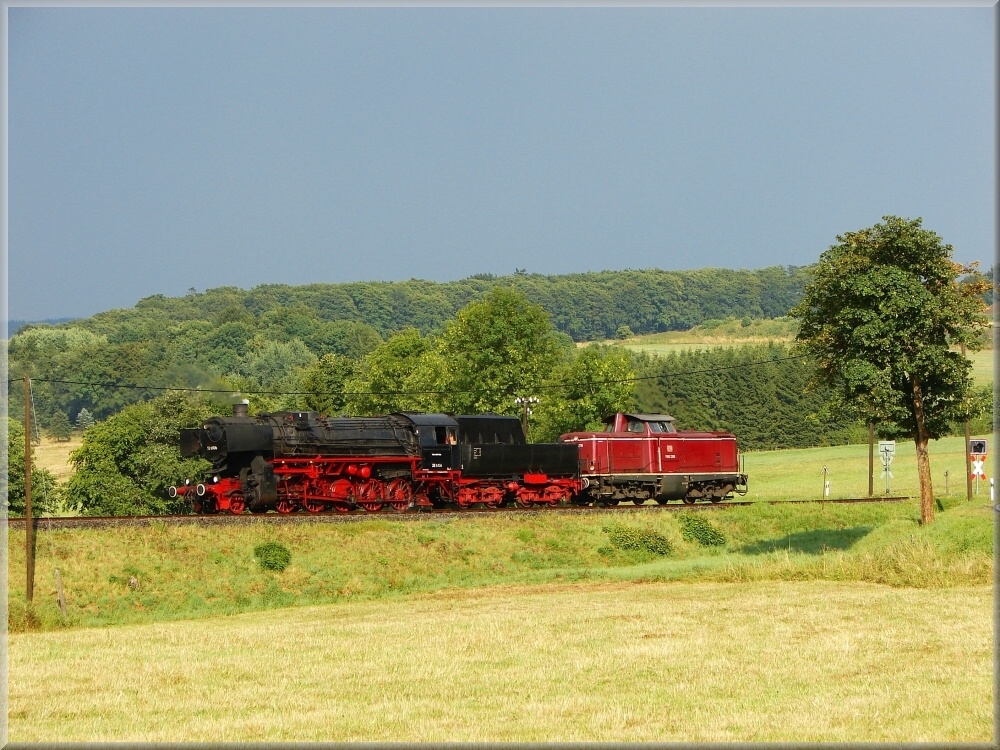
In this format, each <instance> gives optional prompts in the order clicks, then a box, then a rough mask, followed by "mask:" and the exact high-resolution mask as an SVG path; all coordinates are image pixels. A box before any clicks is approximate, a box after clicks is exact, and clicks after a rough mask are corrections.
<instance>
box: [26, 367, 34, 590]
mask: <svg viewBox="0 0 1000 750" xmlns="http://www.w3.org/2000/svg"><path fill="white" fill-rule="evenodd" d="M24 529H25V531H26V532H27V533H26V535H25V544H26V545H27V546H26V548H25V553H24V562H25V568H26V569H27V577H28V588H27V590H26V591H27V597H28V604H31V601H32V599H33V598H34V595H35V529H34V528H33V525H32V522H31V378H30V377H28V374H27V373H25V375H24Z"/></svg>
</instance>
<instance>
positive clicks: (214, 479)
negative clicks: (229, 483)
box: [212, 476, 219, 484]
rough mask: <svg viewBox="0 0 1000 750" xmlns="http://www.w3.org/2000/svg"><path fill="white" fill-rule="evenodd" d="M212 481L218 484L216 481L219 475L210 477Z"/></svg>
mask: <svg viewBox="0 0 1000 750" xmlns="http://www.w3.org/2000/svg"><path fill="white" fill-rule="evenodd" d="M212 481H213V482H214V483H215V484H218V483H219V477H218V476H214V477H212Z"/></svg>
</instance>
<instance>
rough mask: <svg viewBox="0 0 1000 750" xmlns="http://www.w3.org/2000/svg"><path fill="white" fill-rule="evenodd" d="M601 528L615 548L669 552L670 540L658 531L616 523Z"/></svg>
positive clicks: (660, 553) (661, 553) (655, 553)
mask: <svg viewBox="0 0 1000 750" xmlns="http://www.w3.org/2000/svg"><path fill="white" fill-rule="evenodd" d="M601 530H602V531H604V532H605V533H607V535H608V538H609V539H610V541H611V545H612V546H613V547H616V548H617V549H621V550H636V551H645V552H651V553H652V554H654V555H669V554H670V552H671V547H670V541H669V540H668V539H667V538H666V537H665V536H663V534H661V533H660V532H658V531H653V530H651V529H634V528H632V527H630V526H622V525H621V524H617V523H616V524H612V525H611V526H605V527H603V528H602V529H601Z"/></svg>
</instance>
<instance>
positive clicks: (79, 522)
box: [7, 496, 912, 530]
mask: <svg viewBox="0 0 1000 750" xmlns="http://www.w3.org/2000/svg"><path fill="white" fill-rule="evenodd" d="M911 499H912V498H910V497H905V496H899V497H865V498H837V499H835V500H757V501H750V500H738V501H732V502H721V503H695V504H692V505H688V504H686V503H670V504H664V505H659V504H657V505H617V506H602V505H562V506H559V507H556V508H553V507H550V506H546V505H541V504H540V505H539V506H538V507H534V508H519V507H514V508H464V509H460V510H456V509H453V508H435V509H426V510H425V509H419V510H418V509H409V510H405V511H392V510H388V511H387V510H382V511H377V512H374V513H373V512H371V511H366V510H361V509H359V510H352V511H348V512H346V513H345V512H339V511H324V512H322V513H308V512H305V511H300V512H296V513H287V514H286V513H242V514H240V515H233V514H232V513H218V514H212V515H207V514H197V515H196V514H184V515H156V516H41V517H37V516H36V517H34V518H32V527H33V528H36V529H37V528H43V529H44V528H46V527H49V528H101V527H115V526H151V525H154V524H157V523H162V524H168V525H172V526H174V525H176V526H182V525H191V524H195V525H226V524H241V523H244V524H245V523H277V524H284V523H341V522H357V521H364V520H367V519H372V520H374V519H381V520H397V519H398V520H401V521H414V520H419V519H423V518H428V517H432V516H433V517H438V518H440V517H469V516H477V515H485V514H492V513H506V514H512V515H520V514H528V513H546V512H548V513H552V512H555V513H573V514H579V513H620V512H630V511H631V512H646V513H649V512H653V511H658V510H665V511H673V512H676V511H682V510H693V511H709V510H724V509H726V508H734V507H739V506H746V505H754V504H755V503H764V504H766V505H826V504H829V505H844V504H858V503H899V502H905V501H907V500H911ZM7 526H8V528H9V529H15V530H16V529H23V528H24V518H23V517H8V519H7Z"/></svg>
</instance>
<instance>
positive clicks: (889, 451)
mask: <svg viewBox="0 0 1000 750" xmlns="http://www.w3.org/2000/svg"><path fill="white" fill-rule="evenodd" d="M878 453H879V455H880V456H881V457H882V474H881V476H880V477H879V478H880V479H885V494H887V495H888V494H889V492H890V489H889V480H890V479H892V478H893V476H892V472H891V471H889V467H890V466H892V457H893V456H895V455H896V441H895V440H879V442H878Z"/></svg>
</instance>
